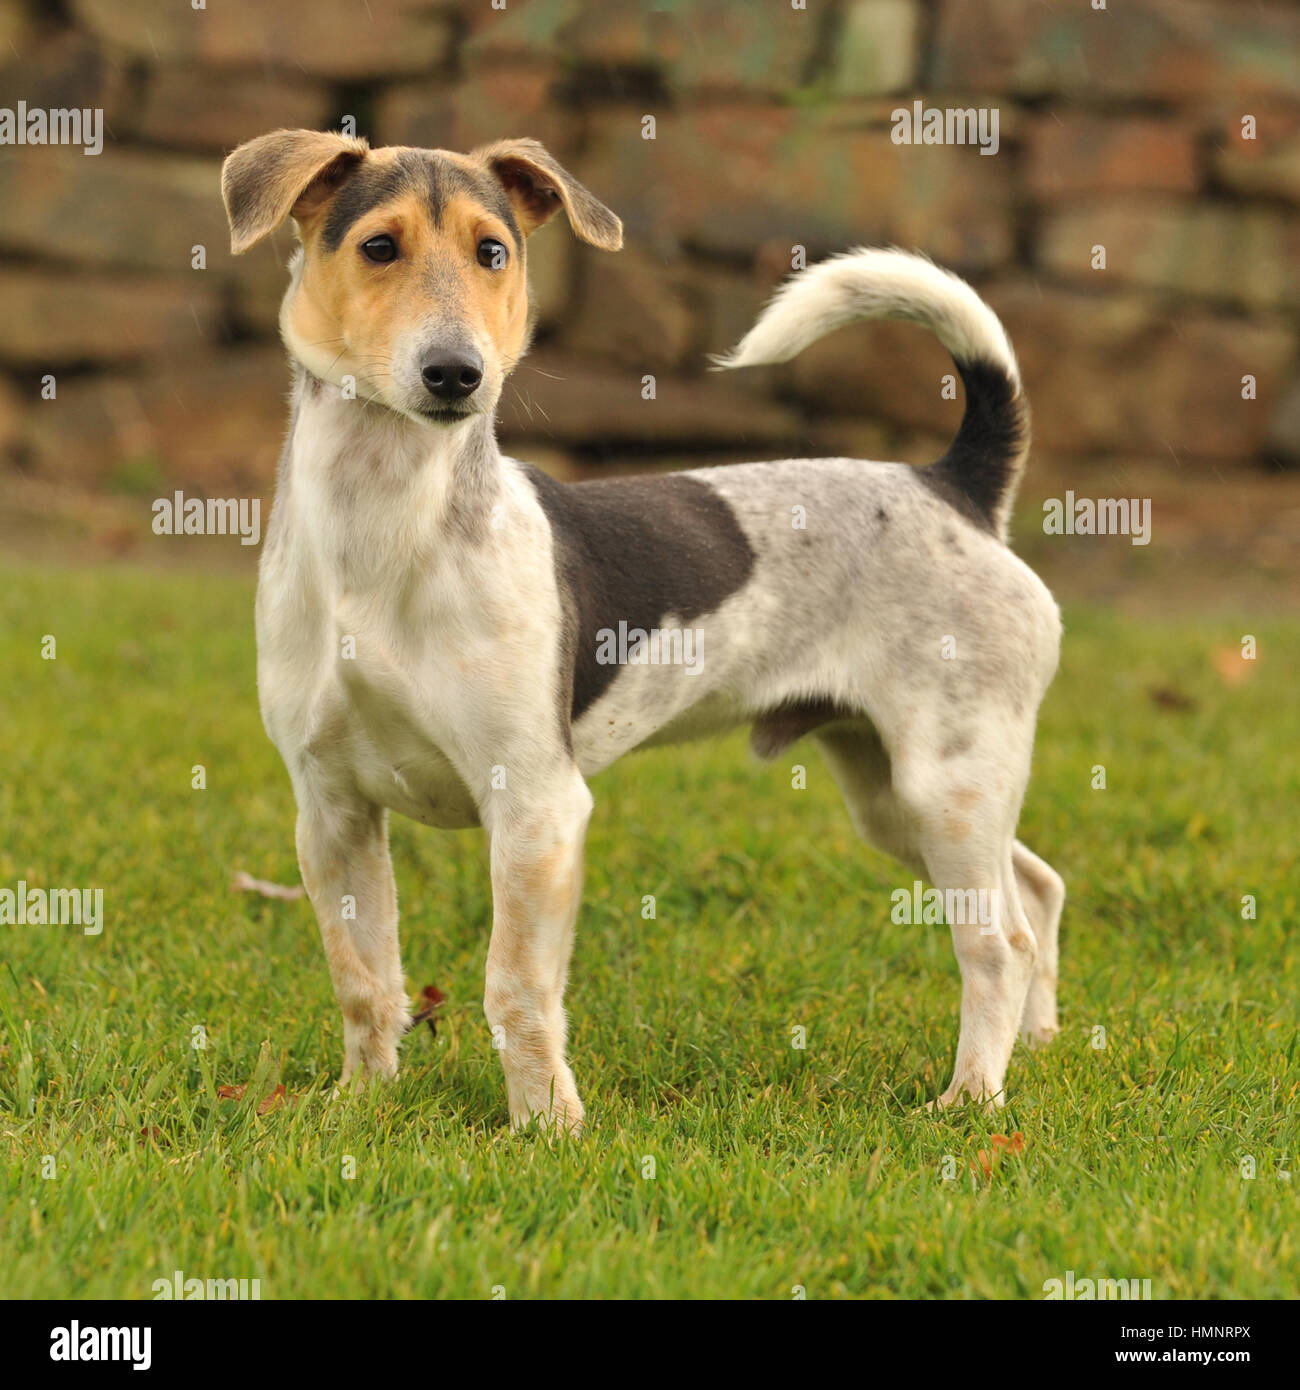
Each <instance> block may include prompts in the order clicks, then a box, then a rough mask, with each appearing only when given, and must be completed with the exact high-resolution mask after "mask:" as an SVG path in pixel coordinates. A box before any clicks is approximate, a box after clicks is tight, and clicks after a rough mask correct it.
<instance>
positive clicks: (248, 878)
mask: <svg viewBox="0 0 1300 1390" xmlns="http://www.w3.org/2000/svg"><path fill="white" fill-rule="evenodd" d="M230 886H231V888H233V889H234V890H235V892H236V893H260V894H261V895H262V897H264V898H283V899H284V900H285V901H286V902H292V901H293V900H294V899H295V898H301V897H302V896H303V894H304V893H306V891H307V890H306V889H305V888H304V887H303V886H302V884H301V883H295V884H293V885H292V887H286V886H285V885H284V884H283V883H272V882H271V881H270V880H269V879H265V878H253V876H252V875H251V874H246V873H245V872H244V871H243V869H236V870H235V876H234V877H233V878H232V879H231V880H230Z"/></svg>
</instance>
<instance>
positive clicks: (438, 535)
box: [268, 363, 503, 569]
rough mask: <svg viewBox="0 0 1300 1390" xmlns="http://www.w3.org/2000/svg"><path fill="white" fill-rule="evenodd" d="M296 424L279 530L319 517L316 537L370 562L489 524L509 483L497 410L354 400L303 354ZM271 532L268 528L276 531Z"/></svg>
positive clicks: (280, 490) (364, 564)
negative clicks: (434, 412) (449, 416)
mask: <svg viewBox="0 0 1300 1390" xmlns="http://www.w3.org/2000/svg"><path fill="white" fill-rule="evenodd" d="M293 365H294V386H293V392H292V406H291V416H290V425H289V435H288V438H287V440H286V441H285V447H284V452H283V454H282V455H281V459H280V469H279V476H278V479H277V482H276V512H277V513H279V514H280V515H279V516H277V518H276V530H277V531H279V530H280V529H281V528H282V527H287V528H288V529H289V530H290V531H293V530H296V529H297V523H298V521H299V519H302V520H305V519H306V518H308V517H310V518H312V523H311V524H312V525H313V526H314V527H316V528H321V527H322V524H323V528H324V534H320V535H318V536H317V537H315V538H311V539H310V540H308V538H307V537H303V539H304V540H308V543H310V544H313V545H315V544H317V543H318V542H319V543H320V544H324V545H327V546H329V547H330V548H332V549H334V550H335V551H336V554H337V557H338V560H339V563H342V562H343V558H344V556H346V558H347V563H348V568H349V569H351V568H352V567H353V565H356V564H359V565H360V566H361V568H362V569H367V568H370V567H371V565H372V564H378V563H379V562H380V559H381V557H384V560H385V563H387V560H388V558H390V557H391V555H392V552H393V550H394V548H395V547H397V548H398V549H399V550H409V551H419V552H426V551H427V550H428V549H430V548H432V547H437V546H438V543H439V541H440V540H442V539H444V538H445V537H447V536H448V535H456V536H462V537H463V536H465V535H467V534H470V533H472V532H476V531H477V530H478V529H479V528H481V527H482V526H484V525H485V524H486V520H487V517H488V515H489V513H490V511H491V508H492V505H493V504H494V502H495V501H496V500H497V499H498V497H499V496H500V492H501V486H502V468H503V463H502V457H501V453H500V450H499V449H498V448H497V443H496V435H495V433H494V429H493V424H494V422H493V419H492V417H491V416H490V415H474V416H471V417H470V418H469V419H467V420H465V421H464V422H463V423H461V424H457V425H446V426H444V425H435V424H432V423H430V424H423V423H421V422H419V421H416V420H412V419H410V418H409V417H407V416H405V415H401V414H399V413H398V412H397V411H394V410H390V409H388V407H387V406H384V405H382V404H380V403H379V402H377V401H367V400H361V399H352V398H348V397H346V396H344V394H343V392H342V391H341V390H340V388H339V387H337V386H335V385H332V384H331V383H329V382H326V381H322V380H320V379H319V378H318V377H315V376H312V375H311V374H310V373H309V372H307V371H306V370H305V369H304V368H303V367H302V366H300V365H299V364H297V363H294V364H293ZM269 539H270V538H269V537H268V540H269Z"/></svg>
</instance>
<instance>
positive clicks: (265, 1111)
mask: <svg viewBox="0 0 1300 1390" xmlns="http://www.w3.org/2000/svg"><path fill="white" fill-rule="evenodd" d="M287 1099H288V1096H287V1095H286V1094H285V1089H284V1083H283V1082H281V1083H280V1085H278V1086H277V1087H276V1088H275V1090H274V1091H272V1092H271V1094H270V1095H269V1096H267V1098H266V1099H265V1100H264V1101H262V1103H261V1104H260V1105H259V1106H258V1107H257V1113H258V1114H259V1115H269V1114H270V1113H271V1111H272V1110H278V1109H279V1108H280V1107H281V1106H282V1105H283V1104H284V1103H285V1101H286V1100H287ZM295 1099H297V1097H295Z"/></svg>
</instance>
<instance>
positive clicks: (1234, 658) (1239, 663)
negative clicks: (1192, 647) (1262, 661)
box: [1212, 647, 1258, 689]
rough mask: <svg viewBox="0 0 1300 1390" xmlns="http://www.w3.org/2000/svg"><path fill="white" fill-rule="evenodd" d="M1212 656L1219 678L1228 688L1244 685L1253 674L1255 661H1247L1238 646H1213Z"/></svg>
mask: <svg viewBox="0 0 1300 1390" xmlns="http://www.w3.org/2000/svg"><path fill="white" fill-rule="evenodd" d="M1212 656H1213V660H1214V669H1215V670H1216V671H1217V672H1218V673H1219V679H1220V680H1221V681H1222V682H1223V683H1224V685H1226V686H1228V687H1229V688H1230V689H1233V688H1235V687H1236V686H1239V685H1244V684H1245V683H1246V682H1247V681H1248V680H1249V679H1250V678H1251V677H1252V676H1253V675H1254V674H1255V661H1247V660H1246V658H1245V657H1244V656H1242V654H1241V648H1240V647H1215V649H1214V651H1213V653H1212ZM1257 660H1258V658H1256V661H1257Z"/></svg>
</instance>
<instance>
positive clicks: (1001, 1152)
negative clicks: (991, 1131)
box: [970, 1130, 1025, 1178]
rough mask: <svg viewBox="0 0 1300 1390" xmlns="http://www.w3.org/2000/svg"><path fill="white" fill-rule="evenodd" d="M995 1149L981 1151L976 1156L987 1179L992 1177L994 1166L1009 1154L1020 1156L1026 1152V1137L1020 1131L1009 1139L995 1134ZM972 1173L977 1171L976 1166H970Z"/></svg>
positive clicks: (993, 1137)
mask: <svg viewBox="0 0 1300 1390" xmlns="http://www.w3.org/2000/svg"><path fill="white" fill-rule="evenodd" d="M991 1142H992V1144H993V1148H992V1149H991V1150H990V1149H981V1150H980V1151H979V1153H978V1154H976V1160H977V1161H978V1163H979V1166H980V1168H982V1169H983V1171H984V1176H985V1177H986V1178H988V1177H992V1175H993V1167H994V1164H996V1163H998V1162H999V1161H1000V1160H1001V1159H1003V1158H1005V1157H1006V1156H1007V1155H1008V1154H1019V1153H1024V1151H1025V1136H1024V1134H1023V1133H1022V1132H1021V1131H1020V1130H1016V1132H1015V1133H1014V1134H1012V1135H1011V1136H1010V1137H1008V1136H1007V1135H1005V1134H995V1135H993V1136H992V1140H991ZM970 1169H971V1172H972V1173H973V1172H974V1171H975V1164H974V1163H972V1164H971V1166H970Z"/></svg>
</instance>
